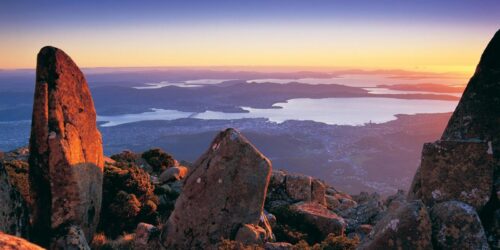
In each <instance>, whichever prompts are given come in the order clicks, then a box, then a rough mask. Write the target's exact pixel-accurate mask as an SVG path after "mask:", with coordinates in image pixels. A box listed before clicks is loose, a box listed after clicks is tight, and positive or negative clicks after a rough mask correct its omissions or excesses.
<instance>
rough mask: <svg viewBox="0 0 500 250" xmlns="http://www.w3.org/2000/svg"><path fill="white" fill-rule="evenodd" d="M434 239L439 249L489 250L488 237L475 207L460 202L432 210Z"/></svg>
mask: <svg viewBox="0 0 500 250" xmlns="http://www.w3.org/2000/svg"><path fill="white" fill-rule="evenodd" d="M430 215H431V219H432V222H433V224H432V236H433V237H432V239H433V242H434V247H436V248H438V249H489V246H488V242H487V241H486V235H485V232H484V230H483V226H482V225H481V221H480V220H479V216H478V215H477V213H476V211H475V210H474V208H473V207H471V206H469V205H467V204H465V203H462V202H458V201H449V202H443V203H439V204H437V205H435V206H434V207H433V208H432V209H431V213H430Z"/></svg>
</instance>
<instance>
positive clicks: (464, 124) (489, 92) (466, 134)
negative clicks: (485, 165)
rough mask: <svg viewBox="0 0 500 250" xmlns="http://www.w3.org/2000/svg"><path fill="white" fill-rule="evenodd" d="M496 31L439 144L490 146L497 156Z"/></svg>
mask: <svg viewBox="0 0 500 250" xmlns="http://www.w3.org/2000/svg"><path fill="white" fill-rule="evenodd" d="M499 116H500V31H499V32H497V33H496V34H495V36H494V37H493V39H492V40H491V41H490V43H489V44H488V46H487V47H486V49H485V50H484V52H483V55H482V56H481V60H480V61H479V64H478V66H477V68H476V72H475V73H474V75H473V76H472V78H471V79H470V81H469V83H468V85H467V88H466V89H465V91H464V94H463V95H462V98H461V99H460V103H459V104H458V106H457V108H456V109H455V112H453V115H452V117H451V118H450V121H449V122H448V126H447V127H446V129H445V131H444V133H443V136H442V138H441V139H442V140H448V141H451V140H482V141H486V142H490V141H491V142H492V153H494V154H495V155H496V156H498V155H499V153H500V145H499V143H500V136H499V135H500V119H499V118H500V117H499Z"/></svg>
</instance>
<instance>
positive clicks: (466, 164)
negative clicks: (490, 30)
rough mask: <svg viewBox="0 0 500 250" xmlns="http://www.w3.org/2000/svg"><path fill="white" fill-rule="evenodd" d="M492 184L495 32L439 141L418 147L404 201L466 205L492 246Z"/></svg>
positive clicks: (498, 97) (497, 90)
mask: <svg viewBox="0 0 500 250" xmlns="http://www.w3.org/2000/svg"><path fill="white" fill-rule="evenodd" d="M495 183H500V30H499V31H497V33H496V34H495V35H494V37H493V38H492V39H491V41H490V42H489V44H488V45H487V47H486V49H485V50H484V52H483V55H482V56H481V59H480V61H479V64H478V65H477V68H476V71H475V73H474V75H473V76H472V78H471V79H470V81H469V83H468V85H467V88H466V89H465V91H464V93H463V95H462V98H461V99H460V102H459V104H458V106H457V108H456V109H455V111H454V113H453V115H452V117H451V118H450V120H449V122H448V125H447V127H446V129H445V131H444V132H443V135H442V137H441V140H439V141H437V142H435V143H428V144H426V145H425V146H424V149H423V152H422V162H421V165H420V167H419V169H418V170H417V173H416V174H415V177H414V179H413V183H412V186H411V188H410V191H409V194H408V198H410V199H422V201H423V202H424V203H425V204H426V205H427V206H430V207H432V206H434V205H435V204H438V203H441V202H447V201H453V200H455V201H461V202H464V203H466V204H468V205H471V206H472V207H473V208H474V209H475V211H476V212H477V213H478V214H479V216H480V218H481V220H482V223H483V225H482V226H484V227H485V229H486V234H487V236H488V237H487V238H488V240H489V241H490V245H492V246H498V245H500V244H499V242H500V233H499V232H500V228H499V227H498V223H495V221H494V220H492V218H495V213H496V211H500V200H499V196H498V193H499V189H498V187H497V186H495ZM442 212H443V213H448V212H449V213H451V211H447V210H443V211H442ZM433 222H434V223H437V222H435V221H433ZM465 246H466V245H463V246H460V247H465Z"/></svg>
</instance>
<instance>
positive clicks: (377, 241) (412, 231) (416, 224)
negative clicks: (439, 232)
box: [359, 201, 432, 249]
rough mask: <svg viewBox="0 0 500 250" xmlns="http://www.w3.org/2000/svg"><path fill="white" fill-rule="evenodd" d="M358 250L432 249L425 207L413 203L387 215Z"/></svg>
mask: <svg viewBox="0 0 500 250" xmlns="http://www.w3.org/2000/svg"><path fill="white" fill-rule="evenodd" d="M359 249H432V243H431V221H430V219H429V215H428V213H427V209H426V208H425V205H424V204H423V203H422V202H421V201H413V202H411V203H409V204H407V205H405V206H402V207H400V208H399V209H397V210H396V211H394V212H392V213H389V214H387V215H386V216H385V217H384V218H383V219H382V220H381V221H380V222H379V223H377V225H376V226H375V227H374V228H373V231H372V232H371V233H370V234H369V235H368V237H366V238H365V239H364V240H363V241H362V242H361V244H360V246H359Z"/></svg>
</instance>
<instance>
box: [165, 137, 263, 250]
mask: <svg viewBox="0 0 500 250" xmlns="http://www.w3.org/2000/svg"><path fill="white" fill-rule="evenodd" d="M270 176H271V163H270V161H269V160H268V159H267V158H266V157H265V156H264V155H262V154H261V153H260V152H259V151H258V150H257V149H256V148H255V147H254V146H253V145H252V144H251V143H250V142H249V141H248V140H247V139H246V138H245V137H243V136H242V135H241V134H240V133H239V132H237V131H236V130H234V129H227V130H225V131H223V132H221V133H220V134H218V135H217V137H216V138H215V139H214V141H213V142H212V144H211V145H210V147H209V149H208V150H207V151H206V152H205V153H204V154H203V155H202V156H201V157H200V158H199V159H198V160H197V161H196V163H195V164H194V167H193V170H192V172H190V174H189V175H188V177H187V178H186V179H185V183H184V188H183V191H182V193H181V195H180V196H179V198H178V199H177V202H176V204H175V209H174V211H173V213H172V215H171V216H170V218H169V220H168V222H167V223H166V226H165V228H164V229H163V230H164V231H163V233H162V237H163V243H164V245H165V246H166V247H167V249H207V248H208V249H210V248H214V247H215V245H216V244H217V243H218V242H219V241H220V240H222V239H230V240H234V239H235V237H236V235H237V233H238V231H239V230H240V228H241V227H249V226H248V225H255V226H256V225H258V224H259V221H260V217H261V214H262V212H263V206H264V199H265V197H266V192H267V187H268V183H269V179H270Z"/></svg>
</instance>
